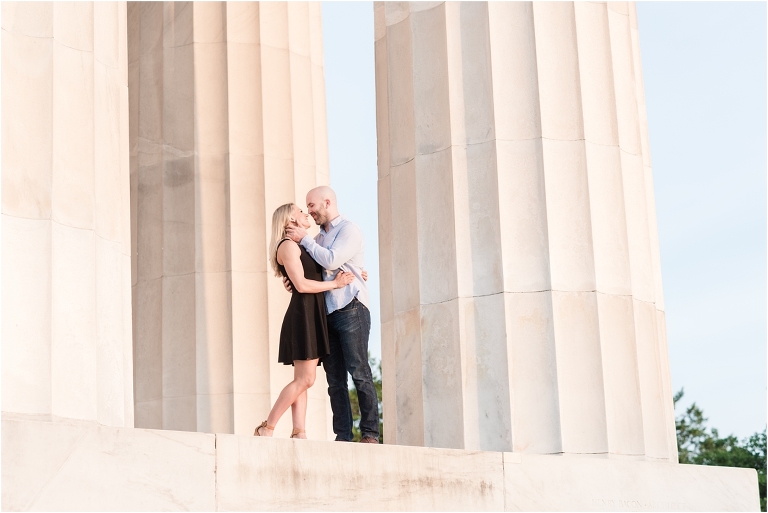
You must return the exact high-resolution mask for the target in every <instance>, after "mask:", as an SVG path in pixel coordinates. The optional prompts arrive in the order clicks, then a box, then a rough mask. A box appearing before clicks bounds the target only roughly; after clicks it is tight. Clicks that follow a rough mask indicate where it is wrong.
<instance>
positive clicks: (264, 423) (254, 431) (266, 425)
mask: <svg viewBox="0 0 768 513" xmlns="http://www.w3.org/2000/svg"><path fill="white" fill-rule="evenodd" d="M259 428H267V429H271V430H272V431H274V430H275V426H270V425H269V424H267V421H266V420H265V421H264V422H262V423H261V424H259V425H258V426H256V429H254V430H253V436H264V435H261V434H259Z"/></svg>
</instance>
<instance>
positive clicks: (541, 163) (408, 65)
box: [374, 2, 676, 462]
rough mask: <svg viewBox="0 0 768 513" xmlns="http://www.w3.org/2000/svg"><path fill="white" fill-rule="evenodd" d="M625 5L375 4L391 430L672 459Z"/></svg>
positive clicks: (420, 440)
mask: <svg viewBox="0 0 768 513" xmlns="http://www.w3.org/2000/svg"><path fill="white" fill-rule="evenodd" d="M635 16H636V15H635V6H634V3H632V2H630V3H626V2H624V3H611V4H609V5H606V4H605V3H599V2H598V3H584V4H578V3H577V4H573V3H572V2H509V3H506V2H455V3H450V2H449V3H446V4H436V3H433V2H421V3H419V2H413V3H409V2H399V3H392V2H390V3H379V2H377V3H375V5H374V24H375V55H376V105H377V112H376V113H377V135H378V139H377V140H378V157H379V158H378V163H379V164H378V168H379V169H378V171H379V172H378V176H379V184H378V189H379V205H378V206H379V234H380V241H379V242H380V244H379V252H380V255H379V258H380V269H381V274H380V279H381V293H382V367H383V372H384V382H385V383H388V382H390V383H391V382H392V381H394V383H392V384H391V385H387V384H385V385H384V398H383V399H384V401H383V402H384V410H385V411H386V415H387V419H390V420H389V421H388V425H390V426H391V427H390V428H388V429H389V430H390V433H391V434H393V435H394V438H388V440H390V441H393V442H396V443H402V444H408V445H422V444H423V445H427V446H430V447H454V448H463V449H478V448H479V449H483V450H498V451H509V450H518V451H521V452H524V453H555V452H561V451H562V452H565V453H570V454H581V453H592V454H601V455H603V456H606V455H608V454H610V455H611V456H616V457H639V458H647V459H651V460H659V459H666V460H668V461H671V462H674V461H676V450H675V449H674V446H675V443H676V442H675V436H674V419H673V417H672V416H671V415H670V414H669V413H670V411H671V407H672V406H671V405H672V390H671V387H670V386H669V383H671V380H670V379H669V370H668V369H669V365H668V357H667V354H666V346H665V344H666V342H665V333H666V331H665V327H664V325H663V324H659V325H658V326H657V327H656V328H654V323H653V322H652V317H653V316H652V315H650V314H651V313H652V310H653V309H654V308H655V309H656V310H657V311H660V310H663V302H662V286H661V271H660V269H661V266H660V254H659V250H658V234H657V228H656V217H655V202H654V198H653V189H652V184H653V176H652V171H651V168H650V157H649V154H648V153H649V148H648V137H647V135H648V134H647V123H646V115H645V100H644V93H643V84H642V69H641V60H640V54H639V46H638V44H637V37H638V34H637V24H636V19H635ZM434 212H440V213H441V214H440V215H439V216H435V215H434ZM598 294H599V295H600V299H599V300H598V299H596V297H597V295H598ZM502 298H503V300H502ZM638 302H639V304H641V306H642V310H643V311H642V313H643V316H642V318H636V317H637V315H638V314H637V313H636V312H635V310H636V309H637V308H633V304H635V303H638ZM453 304H467V305H474V307H473V308H474V311H473V315H467V312H468V311H466V310H464V309H461V308H459V309H456V308H454V309H453V310H452V312H451V314H441V313H439V311H442V309H447V308H448V305H453ZM436 305H440V306H436ZM497 305H498V307H497ZM435 353H439V354H435ZM443 360H446V361H451V362H455V366H456V368H457V369H458V370H457V371H456V372H455V373H453V371H452V370H451V371H447V370H446V366H445V365H444V363H443ZM532 369H535V370H532ZM459 371H460V372H459ZM459 379H460V381H459ZM443 383H448V384H449V385H448V386H443V385H442V384H443ZM489 390H493V393H490V392H487V391H489ZM477 391H482V392H480V393H478V392H477ZM438 412H439V413H438ZM445 415H448V416H450V417H452V418H453V417H456V418H457V422H456V425H455V426H451V427H448V428H447V427H446V426H445V425H444V424H443V423H441V422H436V421H435V419H439V418H440V417H441V416H445ZM391 423H395V425H394V426H392V425H391ZM388 436H389V435H388Z"/></svg>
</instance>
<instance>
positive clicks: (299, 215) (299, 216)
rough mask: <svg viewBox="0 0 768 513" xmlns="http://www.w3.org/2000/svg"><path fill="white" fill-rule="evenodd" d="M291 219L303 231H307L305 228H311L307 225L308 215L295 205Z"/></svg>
mask: <svg viewBox="0 0 768 513" xmlns="http://www.w3.org/2000/svg"><path fill="white" fill-rule="evenodd" d="M293 218H294V219H295V220H296V224H297V225H299V226H301V227H302V228H304V229H307V228H309V227H310V226H311V225H310V224H309V215H308V214H305V213H304V212H303V211H302V210H301V209H300V208H299V207H297V206H296V205H294V206H293Z"/></svg>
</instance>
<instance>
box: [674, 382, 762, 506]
mask: <svg viewBox="0 0 768 513" xmlns="http://www.w3.org/2000/svg"><path fill="white" fill-rule="evenodd" d="M682 397H683V389H682V388H681V389H680V391H679V392H677V393H676V394H675V397H674V401H675V406H677V402H678V401H679V400H680V399H682ZM706 422H707V418H706V417H704V412H703V411H702V410H701V408H699V407H698V406H696V403H692V404H691V405H690V406H689V407H688V408H687V409H686V410H685V413H683V414H681V415H679V416H678V417H677V418H676V419H675V428H676V430H677V451H678V460H679V461H680V463H692V464H694V465H717V466H723V467H744V468H753V469H755V470H756V471H757V482H758V488H759V490H760V510H761V511H765V510H766V501H765V495H766V485H765V465H766V461H765V457H766V454H765V453H766V431H765V429H764V430H763V432H762V433H755V434H754V435H752V436H751V437H749V438H745V439H744V440H742V441H739V439H738V438H736V437H735V436H733V435H729V436H726V437H725V438H720V433H718V431H717V429H715V428H712V429H711V430H710V431H709V432H707V427H706Z"/></svg>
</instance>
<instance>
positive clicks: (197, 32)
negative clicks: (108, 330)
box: [128, 2, 330, 439]
mask: <svg viewBox="0 0 768 513" xmlns="http://www.w3.org/2000/svg"><path fill="white" fill-rule="evenodd" d="M128 46H129V50H128V54H129V63H130V64H129V85H130V92H131V101H130V110H131V114H130V121H131V123H130V129H131V132H130V133H131V137H130V163H131V198H132V208H131V213H132V216H133V226H134V227H135V230H134V232H133V234H132V235H133V250H134V253H133V259H132V262H133V264H134V267H133V301H134V311H135V315H134V356H135V372H134V378H135V389H136V398H135V400H136V425H137V426H141V427H153V428H164V429H177V430H187V431H205V432H225V433H236V434H252V433H253V429H254V427H255V426H256V425H258V424H259V423H260V422H261V421H262V420H264V419H265V418H266V416H267V413H268V412H269V408H270V406H271V404H272V403H273V402H274V400H275V399H276V398H277V394H279V392H280V390H281V389H282V387H283V386H285V385H286V384H287V383H288V382H289V381H290V380H291V379H292V376H293V372H292V371H293V368H292V367H290V366H284V365H282V364H278V363H277V351H278V341H279V335H280V326H281V324H282V318H283V314H284V312H285V310H286V308H287V305H288V302H289V300H290V295H289V294H288V293H287V292H286V291H285V290H284V289H283V286H282V284H281V281H280V280H279V279H278V278H277V277H275V276H274V275H273V272H272V271H271V269H270V267H269V264H268V260H267V258H268V255H267V247H268V244H269V238H270V236H271V222H272V212H273V211H274V209H275V208H276V207H278V206H279V205H281V204H284V203H287V202H296V203H298V204H299V205H300V206H302V207H303V206H304V198H305V194H306V192H307V191H308V190H309V189H311V188H312V187H315V186H317V185H321V184H327V183H328V182H329V175H328V155H327V132H326V116H325V91H324V78H323V56H322V52H323V49H322V32H321V19H320V6H319V4H317V3H306V2H295V3H294V2H291V3H280V2H274V3H272V2H262V3H256V2H229V3H226V2H152V3H144V2H136V3H130V4H129V7H128ZM326 387H327V385H326V383H325V377H324V373H323V371H322V369H319V371H318V379H317V381H316V384H315V386H314V387H313V388H312V389H310V392H309V407H308V436H309V437H310V438H315V439H317V438H320V439H326V438H328V435H329V433H330V429H329V426H330V410H329V406H328V399H327V392H326ZM290 429H291V422H290V412H288V413H287V414H286V415H285V416H284V417H283V420H282V421H281V422H280V424H278V430H277V432H276V434H277V435H278V436H285V435H286V434H287V433H288V432H289V431H290Z"/></svg>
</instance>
